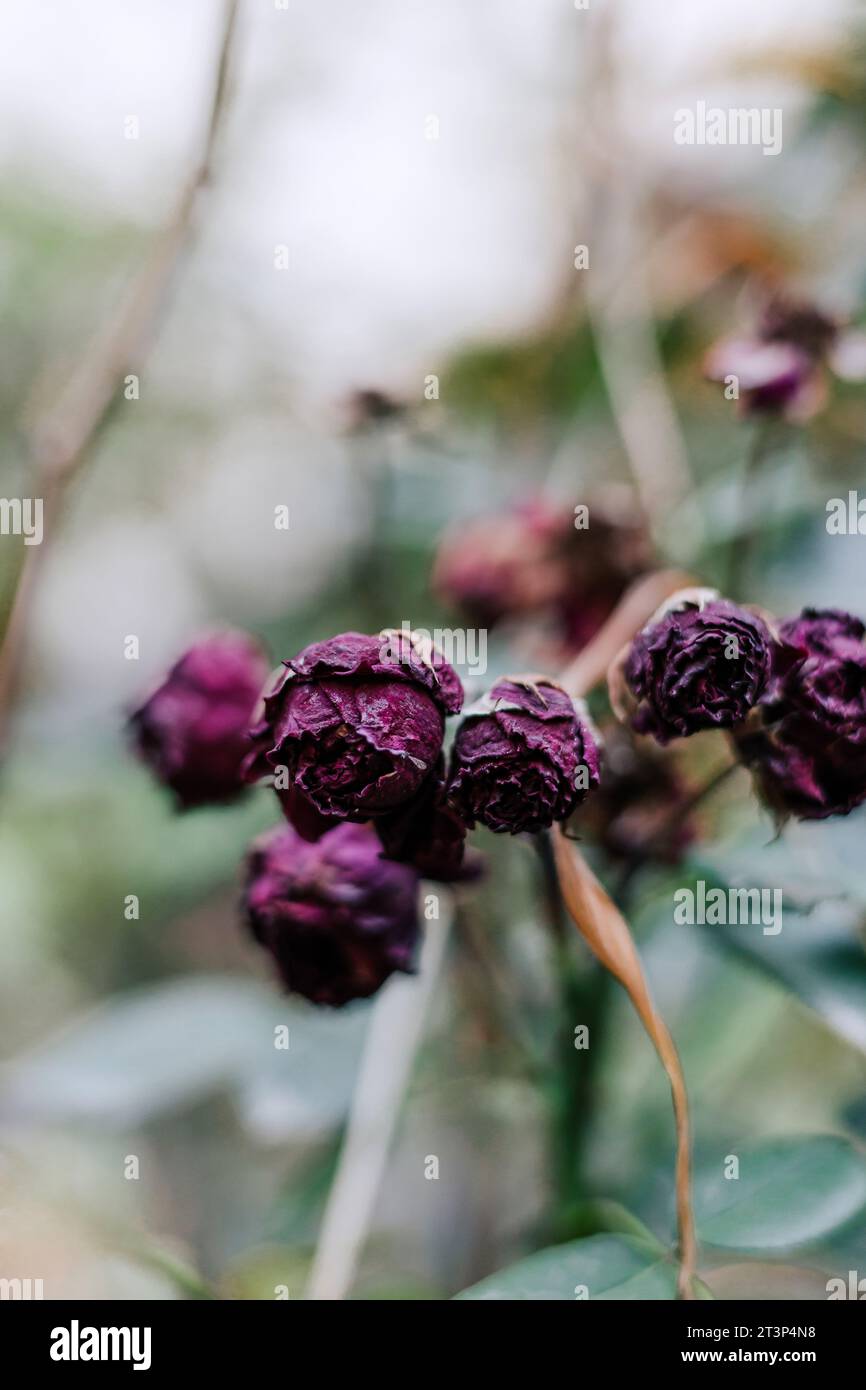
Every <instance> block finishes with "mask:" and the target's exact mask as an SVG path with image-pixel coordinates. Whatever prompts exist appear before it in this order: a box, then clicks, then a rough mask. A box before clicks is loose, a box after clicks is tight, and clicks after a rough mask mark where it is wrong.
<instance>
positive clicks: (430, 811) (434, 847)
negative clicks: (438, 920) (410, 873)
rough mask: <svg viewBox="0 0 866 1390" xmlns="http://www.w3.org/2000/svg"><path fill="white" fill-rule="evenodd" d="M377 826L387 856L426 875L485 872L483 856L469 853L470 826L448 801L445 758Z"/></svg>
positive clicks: (455, 879) (464, 878)
mask: <svg viewBox="0 0 866 1390" xmlns="http://www.w3.org/2000/svg"><path fill="white" fill-rule="evenodd" d="M376 830H377V831H378V834H379V838H380V840H381V841H382V851H383V853H384V854H385V856H386V857H387V858H388V859H396V860H397V861H398V862H400V863H402V864H411V865H412V866H413V867H414V868H416V869H417V870H418V872H419V873H420V874H421V875H422V876H423V877H424V878H432V879H437V880H438V881H439V882H440V883H466V882H469V881H472V880H474V879H477V878H478V877H479V876H480V874H481V872H482V870H481V864H480V856H479V855H477V854H475V853H474V852H470V855H469V857H467V855H466V834H467V830H468V826H467V824H466V821H465V820H464V819H463V816H462V815H461V814H460V812H459V811H458V810H457V809H456V808H455V807H454V806H452V805H451V804H450V803H449V801H448V787H447V783H446V780H445V766H444V759H441V758H440V760H439V764H438V766H437V768H436V770H435V771H434V772H433V774H432V776H431V777H429V778H428V779H427V782H426V783H425V784H424V786H423V787H422V788H421V790H420V792H419V793H418V795H417V796H416V797H414V798H413V800H412V801H410V802H408V803H407V805H405V806H402V807H401V808H400V810H399V811H393V812H391V814H390V815H387V816H380V817H379V818H378V820H377V821H376Z"/></svg>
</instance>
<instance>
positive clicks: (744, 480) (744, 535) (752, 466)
mask: <svg viewBox="0 0 866 1390" xmlns="http://www.w3.org/2000/svg"><path fill="white" fill-rule="evenodd" d="M775 424H776V422H775V421H774V420H772V419H770V420H760V421H758V423H757V424H756V425H755V430H754V434H753V435H752V439H751V443H750V445H749V451H748V453H747V455H746V462H745V465H744V467H743V472H742V477H741V479H740V495H739V508H740V528H739V531H738V532H735V533H734V535H733V536H732V537H731V540H730V544H729V546H728V556H727V566H728V572H727V589H728V593H729V594H734V595H737V594H738V593H739V592H740V591H742V590H745V587H746V585H747V583H748V579H749V571H750V568H751V560H752V556H753V553H754V548H755V533H756V528H755V526H754V524H753V520H752V511H753V508H754V501H755V498H754V483H755V479H756V478H757V477H758V474H759V473H760V470H761V468H762V467H763V464H764V461H765V459H766V457H767V454H768V453H769V449H770V443H771V440H772V437H773V427H774V425H775Z"/></svg>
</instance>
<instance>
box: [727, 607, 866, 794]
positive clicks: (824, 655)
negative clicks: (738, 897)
mask: <svg viewBox="0 0 866 1390" xmlns="http://www.w3.org/2000/svg"><path fill="white" fill-rule="evenodd" d="M780 633H781V636H782V638H783V640H784V641H785V642H786V643H787V644H789V645H790V646H791V647H792V648H793V649H794V650H795V651H796V652H797V654H798V658H799V659H798V660H797V661H796V662H793V663H791V665H790V666H789V668H788V669H787V670H785V671H783V672H781V673H780V674H779V675H778V677H776V678H774V680H773V681H772V683H771V687H770V690H769V691H768V694H767V696H766V697H765V699H764V700H763V701H762V702H761V709H760V719H759V720H757V721H756V720H753V721H750V724H749V726H748V728H747V729H746V730H744V731H743V734H742V736H740V737H738V739H737V745H738V748H739V752H740V755H741V757H742V759H743V761H744V762H745V763H746V764H747V765H748V766H749V767H750V768H751V770H752V772H753V774H754V777H755V781H756V785H757V788H758V791H759V793H760V795H761V796H762V798H763V799H764V800H765V801H766V802H767V804H768V805H769V806H770V808H771V809H772V810H773V811H775V812H776V813H777V815H779V816H781V817H784V816H789V815H792V816H796V817H798V818H799V819H801V820H821V819H824V818H825V817H827V816H837V815H847V814H848V812H849V811H851V810H853V809H854V807H855V806H859V805H860V803H861V802H862V801H864V800H866V641H864V637H866V628H864V625H863V623H862V622H861V621H860V619H859V618H855V617H853V616H852V615H851V614H850V613H845V612H843V611H841V610H839V609H824V610H818V609H814V608H806V609H804V610H803V612H802V613H801V614H800V616H799V617H798V618H791V619H789V620H788V621H787V622H784V623H782V625H781V628H780Z"/></svg>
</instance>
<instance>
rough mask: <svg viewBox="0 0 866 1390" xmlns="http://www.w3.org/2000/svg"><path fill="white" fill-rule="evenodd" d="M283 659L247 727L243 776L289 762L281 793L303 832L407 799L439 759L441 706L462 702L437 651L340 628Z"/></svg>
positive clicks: (448, 709) (447, 710)
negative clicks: (259, 713) (249, 748)
mask: <svg viewBox="0 0 866 1390" xmlns="http://www.w3.org/2000/svg"><path fill="white" fill-rule="evenodd" d="M283 665H284V667H285V671H283V672H281V674H280V676H279V678H278V680H277V683H276V685H275V687H274V688H273V689H272V690H271V692H270V693H269V694H268V695H267V696H266V697H265V701H264V715H263V718H262V719H261V721H260V722H259V723H258V724H256V726H255V728H254V729H253V730H252V738H253V753H252V754H251V756H250V758H249V760H248V763H247V775H248V777H250V778H251V779H254V778H256V777H260V776H263V775H266V774H268V773H271V772H273V771H274V770H275V769H280V768H284V769H287V774H288V779H289V788H288V795H287V796H286V795H285V794H281V801H282V803H283V809H284V810H285V812H286V814H287V815H288V816H290V818H291V819H292V822H293V824H294V825H295V826H296V828H297V829H298V830H299V831H300V832H301V834H303V835H305V836H315V834H317V833H321V832H322V830H324V829H325V828H326V827H327V825H328V823H329V822H332V823H336V822H337V821H341V820H351V821H365V820H369V819H370V818H371V817H374V816H380V815H383V814H384V813H385V812H387V811H393V810H395V809H396V808H397V807H399V806H402V805H404V804H405V803H406V802H407V801H410V800H411V799H412V797H413V796H415V794H416V792H418V790H419V789H420V787H421V786H422V784H423V782H424V781H425V779H426V778H427V776H428V775H429V773H430V772H431V771H432V769H433V768H434V767H435V766H436V763H437V761H438V759H439V755H440V753H441V751H442V739H443V736H444V732H445V716H446V714H456V713H457V711H458V710H459V709H460V706H461V704H462V702H463V688H462V686H461V684H460V681H459V679H458V677H457V674H456V673H455V671H454V670H453V669H452V667H451V666H449V665H448V663H447V662H446V661H445V660H444V658H443V657H442V656H441V654H440V653H439V652H438V651H436V650H435V649H431V648H428V647H426V646H423V645H421V644H420V643H417V642H416V641H415V640H414V639H413V638H411V637H410V636H409V635H407V634H406V633H403V632H390V633H380V635H379V636H378V637H370V636H365V635H364V634H363V633H360V632H344V633H341V634H340V636H338V637H331V638H329V639H328V640H327V641H326V642H314V643H313V644H312V645H311V646H309V647H305V648H304V650H303V651H302V652H300V654H299V655H298V656H296V657H294V658H293V659H292V660H291V661H285V662H284V663H283ZM284 791H285V789H284Z"/></svg>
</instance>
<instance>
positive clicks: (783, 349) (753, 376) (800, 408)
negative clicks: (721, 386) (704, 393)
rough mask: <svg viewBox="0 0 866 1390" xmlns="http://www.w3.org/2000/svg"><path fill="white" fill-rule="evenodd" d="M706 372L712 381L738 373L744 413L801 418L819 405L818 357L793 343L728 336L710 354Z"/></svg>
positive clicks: (707, 358)
mask: <svg viewBox="0 0 866 1390" xmlns="http://www.w3.org/2000/svg"><path fill="white" fill-rule="evenodd" d="M704 372H705V374H706V376H707V377H708V378H709V380H710V381H726V380H727V379H728V378H729V377H736V379H737V386H738V390H739V401H740V408H741V410H742V412H743V414H744V415H786V416H790V417H791V418H797V419H802V418H808V416H809V415H811V414H813V413H814V409H813V405H814V406H815V407H817V405H818V401H817V399H815V400H814V401H813V388H814V387H815V385H816V364H815V361H814V359H813V358H812V357H810V356H809V354H808V353H807V352H804V350H803V349H802V348H800V347H797V346H796V345H795V344H793V343H785V342H764V341H763V340H762V339H760V338H727V339H725V340H724V341H723V342H721V343H717V344H716V346H715V347H714V348H712V349H711V350H710V352H709V353H708V354H707V357H706V360H705V363H704Z"/></svg>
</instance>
